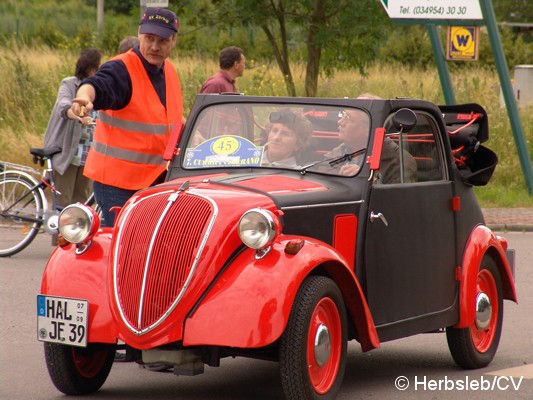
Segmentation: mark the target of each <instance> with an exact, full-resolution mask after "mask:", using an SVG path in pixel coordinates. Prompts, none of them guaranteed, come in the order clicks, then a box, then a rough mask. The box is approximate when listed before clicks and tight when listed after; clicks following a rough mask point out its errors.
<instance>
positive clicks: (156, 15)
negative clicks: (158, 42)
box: [139, 8, 179, 39]
mask: <svg viewBox="0 0 533 400" xmlns="http://www.w3.org/2000/svg"><path fill="white" fill-rule="evenodd" d="M178 28H179V22H178V17H177V16H176V14H174V13H173V12H172V11H170V10H167V9H165V8H147V9H146V11H145V13H144V14H143V16H142V17H141V22H139V33H142V34H151V35H156V36H159V37H162V38H163V39H168V38H169V37H170V36H172V35H173V34H175V33H178Z"/></svg>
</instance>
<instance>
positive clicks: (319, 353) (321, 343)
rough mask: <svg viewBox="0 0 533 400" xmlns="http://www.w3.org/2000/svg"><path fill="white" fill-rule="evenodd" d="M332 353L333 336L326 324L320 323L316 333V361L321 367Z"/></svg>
mask: <svg viewBox="0 0 533 400" xmlns="http://www.w3.org/2000/svg"><path fill="white" fill-rule="evenodd" d="M330 355H331V337H330V335H329V329H328V327H327V326H326V325H325V324H320V326H319V327H318V329H317V330H316V335H315V361H316V363H317V365H318V366H319V367H322V366H324V365H325V364H326V363H327V362H328V360H329V357H330Z"/></svg>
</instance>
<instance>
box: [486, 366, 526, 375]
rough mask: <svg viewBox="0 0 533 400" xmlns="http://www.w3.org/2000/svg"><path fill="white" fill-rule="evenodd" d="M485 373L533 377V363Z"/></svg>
mask: <svg viewBox="0 0 533 400" xmlns="http://www.w3.org/2000/svg"><path fill="white" fill-rule="evenodd" d="M485 375H497V376H513V377H515V378H519V377H522V376H523V377H524V379H533V364H526V365H522V366H520V367H514V368H507V369H500V370H499V371H492V372H487V373H485Z"/></svg>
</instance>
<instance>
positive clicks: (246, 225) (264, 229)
mask: <svg viewBox="0 0 533 400" xmlns="http://www.w3.org/2000/svg"><path fill="white" fill-rule="evenodd" d="M280 232H281V222H280V220H279V218H278V217H277V216H276V215H275V214H274V213H273V212H271V211H268V210H263V209H261V208H253V209H251V210H248V211H246V212H245V213H244V214H243V215H242V217H241V219H240V221H239V237H240V238H241V240H242V242H243V243H244V244H245V245H246V246H248V247H250V248H252V249H256V250H257V249H262V248H265V247H267V246H269V245H270V244H271V243H272V242H273V241H274V239H275V238H276V236H277V235H279V233H280Z"/></svg>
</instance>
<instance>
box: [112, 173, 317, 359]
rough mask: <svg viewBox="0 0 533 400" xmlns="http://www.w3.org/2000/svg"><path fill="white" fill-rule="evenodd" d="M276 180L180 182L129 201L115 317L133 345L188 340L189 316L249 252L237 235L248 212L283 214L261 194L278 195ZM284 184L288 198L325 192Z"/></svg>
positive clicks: (116, 258)
mask: <svg viewBox="0 0 533 400" xmlns="http://www.w3.org/2000/svg"><path fill="white" fill-rule="evenodd" d="M272 179H273V178H272V177H269V176H265V177H259V178H253V179H244V178H243V179H238V178H236V179H232V182H231V184H228V182H223V181H224V179H221V177H220V176H218V179H215V181H205V180H202V179H200V180H196V181H195V182H196V183H192V182H187V181H185V180H176V181H172V182H167V183H165V184H162V185H159V186H156V187H152V188H148V189H146V190H143V191H140V192H138V193H137V194H135V195H134V196H133V197H132V198H131V199H130V200H129V201H128V203H127V204H126V205H125V206H124V208H123V209H122V210H121V212H120V214H119V216H118V219H117V223H116V226H115V229H114V234H113V242H112V249H111V257H110V262H111V263H112V268H110V274H111V277H110V278H111V279H110V284H111V285H112V288H110V289H112V293H114V301H113V304H112V311H113V313H114V315H115V318H116V321H117V323H118V325H119V330H120V332H121V333H122V335H123V337H124V338H125V339H127V341H128V343H130V344H132V345H133V346H135V347H137V348H141V349H142V348H149V347H153V346H155V345H162V344H166V343H169V342H175V341H178V340H181V339H182V335H183V332H182V330H183V322H184V320H185V318H186V317H187V314H188V313H189V312H190V310H191V309H192V308H193V307H194V306H195V305H196V304H197V303H198V301H199V299H200V297H201V296H202V294H204V293H205V292H206V291H207V289H208V286H209V285H210V284H211V283H212V282H213V281H214V280H215V278H216V276H217V274H218V273H219V272H220V271H221V269H222V268H224V266H225V264H226V263H227V260H229V259H231V256H232V254H234V253H235V252H237V251H238V249H239V248H241V246H243V244H242V242H241V240H240V238H239V236H238V232H237V224H238V221H239V219H240V217H241V216H242V214H243V213H244V212H245V211H247V210H249V209H250V208H253V207H262V208H266V209H269V210H271V211H275V210H276V207H275V205H274V202H273V201H272V199H271V198H270V196H269V195H265V194H264V193H261V191H266V192H269V189H271V190H272V191H274V189H273V187H274V185H271V182H272ZM275 179H276V182H277V183H276V185H275V187H276V192H279V188H280V184H279V182H280V181H279V179H280V177H275ZM282 179H283V178H282ZM216 180H218V182H216ZM283 182H284V184H283V187H284V188H285V189H284V190H285V191H287V192H295V191H305V190H319V189H320V187H319V185H314V184H312V183H309V182H304V181H300V180H298V179H290V178H287V179H284V180H283Z"/></svg>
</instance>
